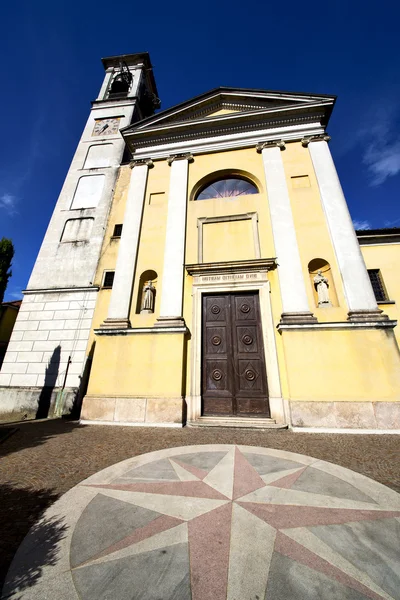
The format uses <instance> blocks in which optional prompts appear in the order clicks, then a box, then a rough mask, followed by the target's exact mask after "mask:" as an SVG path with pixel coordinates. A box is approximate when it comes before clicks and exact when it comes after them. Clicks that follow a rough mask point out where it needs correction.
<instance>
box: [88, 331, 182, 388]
mask: <svg viewBox="0 0 400 600" xmlns="http://www.w3.org/2000/svg"><path fill="white" fill-rule="evenodd" d="M184 350H185V345H184V336H183V335H181V334H163V333H159V334H156V335H155V334H137V335H127V336H97V342H96V350H95V360H94V361H93V366H92V371H91V376H90V382H89V388H88V395H89V396H119V395H120V396H142V397H146V398H147V397H173V398H177V397H180V396H182V395H183V393H184V392H185V387H184V386H185V384H184V381H183V377H182V370H183V364H184V361H183V353H184Z"/></svg>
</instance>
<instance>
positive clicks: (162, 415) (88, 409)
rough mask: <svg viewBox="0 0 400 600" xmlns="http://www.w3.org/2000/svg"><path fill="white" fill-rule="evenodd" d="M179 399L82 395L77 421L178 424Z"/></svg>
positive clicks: (182, 419) (181, 411) (182, 409)
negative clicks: (83, 396)
mask: <svg viewBox="0 0 400 600" xmlns="http://www.w3.org/2000/svg"><path fill="white" fill-rule="evenodd" d="M185 413H186V410H185V402H184V400H183V398H182V397H178V398H169V397H150V398H143V397H141V398H139V397H137V396H130V397H129V396H128V397H117V396H114V397H112V396H85V398H84V399H83V404H82V413H81V422H82V423H83V422H85V423H86V422H89V421H90V422H104V423H108V424H120V425H143V426H153V425H159V424H164V425H165V424H178V425H180V426H181V425H182V423H184V422H185V421H186V414H185Z"/></svg>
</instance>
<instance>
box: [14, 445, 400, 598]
mask: <svg viewBox="0 0 400 600" xmlns="http://www.w3.org/2000/svg"><path fill="white" fill-rule="evenodd" d="M75 493H76V494H80V493H81V494H87V495H89V500H88V501H87V502H86V505H85V508H84V509H83V511H82V513H81V516H80V518H79V519H78V520H77V522H76V525H75V528H74V532H73V535H72V538H70V539H71V542H70V548H69V554H70V565H71V573H72V581H73V582H74V585H75V587H76V591H77V593H78V595H79V597H80V598H82V600H92V599H94V598H96V600H105V599H106V598H118V599H119V600H120V599H125V598H126V599H128V598H129V599H130V598H140V599H141V600H155V599H157V598H162V599H163V600H168V599H172V598H174V599H178V600H186V599H192V600H242V599H245V598H246V599H247V598H248V599H252V600H257V599H258V600H272V599H273V600H290V599H292V598H293V599H296V600H298V599H300V600H306V599H307V600H308V599H312V600H314V599H315V600H317V599H319V598H324V599H326V598H327V599H329V600H330V599H332V600H333V599H334V598H341V599H342V598H343V599H347V600H361V599H363V598H371V599H386V600H390V599H393V598H397V599H399V598H400V559H399V551H398V539H399V537H398V536H399V535H400V496H399V495H398V494H396V493H395V492H394V491H392V490H390V489H389V488H386V487H384V486H382V485H381V484H378V483H377V482H374V481H372V480H370V479H367V478H366V477H363V476H361V475H358V474H356V473H354V472H352V471H348V470H347V469H343V468H341V467H339V466H337V465H333V464H330V463H326V462H324V461H320V460H317V459H314V458H311V457H308V456H303V455H299V454H293V453H289V452H283V451H278V450H272V449H266V448H256V447H248V446H227V445H212V446H188V447H184V448H172V449H168V450H163V451H160V452H155V453H152V454H148V455H143V456H141V457H137V458H135V459H129V460H128V461H125V462H124V463H120V464H118V465H114V466H113V467H110V468H108V469H105V470H104V471H102V472H99V473H97V474H96V475H94V476H92V477H91V478H89V479H88V480H86V481H85V482H83V483H82V484H81V485H80V486H77V487H76V488H75ZM81 502H82V501H81ZM30 592H31V593H32V590H30ZM74 593H75V592H74ZM29 597H30V598H31V597H35V596H34V595H33V596H29ZM38 597H39V596H38ZM67 597H72V596H67V595H66V596H65V598H67ZM22 598H23V596H22ZM60 598H61V596H60ZM62 598H64V596H62Z"/></svg>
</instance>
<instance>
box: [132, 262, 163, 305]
mask: <svg viewBox="0 0 400 600" xmlns="http://www.w3.org/2000/svg"><path fill="white" fill-rule="evenodd" d="M157 280H158V275H157V273H156V272H155V271H151V270H150V269H149V270H148V271H144V272H143V273H142V274H141V276H140V279H139V290H138V296H137V302H136V314H137V315H140V314H142V315H143V314H144V315H146V314H151V313H154V310H155V306H156V296H157Z"/></svg>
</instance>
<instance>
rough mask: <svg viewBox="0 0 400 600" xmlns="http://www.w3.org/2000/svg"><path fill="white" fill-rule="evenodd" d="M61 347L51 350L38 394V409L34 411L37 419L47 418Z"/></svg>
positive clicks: (58, 366) (58, 367)
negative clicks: (42, 383)
mask: <svg viewBox="0 0 400 600" xmlns="http://www.w3.org/2000/svg"><path fill="white" fill-rule="evenodd" d="M60 358H61V346H60V345H58V346H57V347H56V348H54V350H53V354H52V355H51V357H50V360H49V362H48V365H47V367H46V371H45V375H44V385H43V388H42V391H41V392H40V396H39V400H38V408H37V411H36V418H37V419H46V418H47V417H48V416H49V410H50V403H51V397H52V395H53V390H54V388H55V385H56V383H57V377H58V371H59V369H60Z"/></svg>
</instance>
